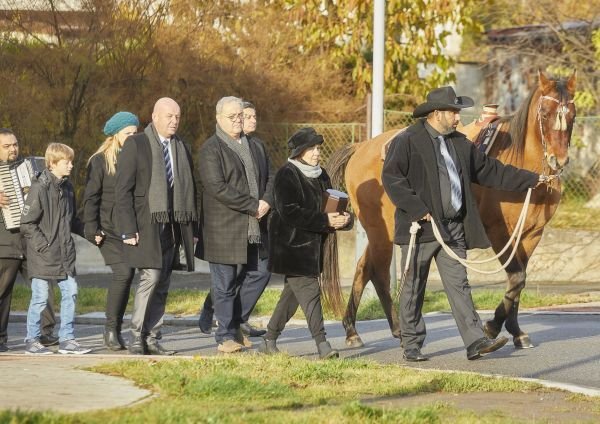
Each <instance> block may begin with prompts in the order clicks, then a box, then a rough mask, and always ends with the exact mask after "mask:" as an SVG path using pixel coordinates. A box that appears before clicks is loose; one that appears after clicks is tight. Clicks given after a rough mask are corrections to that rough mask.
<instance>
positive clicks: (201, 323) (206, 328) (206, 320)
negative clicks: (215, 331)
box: [198, 308, 213, 334]
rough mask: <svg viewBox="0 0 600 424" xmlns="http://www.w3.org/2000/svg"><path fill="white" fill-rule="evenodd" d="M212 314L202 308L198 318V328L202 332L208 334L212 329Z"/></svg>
mask: <svg viewBox="0 0 600 424" xmlns="http://www.w3.org/2000/svg"><path fill="white" fill-rule="evenodd" d="M212 322H213V314H212V313H211V312H208V311H207V310H206V309H204V308H202V312H200V317H199V318H198V328H199V329H200V331H201V332H203V333H204V334H210V332H211V331H212Z"/></svg>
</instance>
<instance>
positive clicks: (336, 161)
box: [325, 143, 358, 188]
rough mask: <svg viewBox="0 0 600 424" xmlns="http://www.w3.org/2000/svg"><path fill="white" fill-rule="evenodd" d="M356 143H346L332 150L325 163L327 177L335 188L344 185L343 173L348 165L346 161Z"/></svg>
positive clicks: (354, 148)
mask: <svg viewBox="0 0 600 424" xmlns="http://www.w3.org/2000/svg"><path fill="white" fill-rule="evenodd" d="M357 146H358V144H357V143H353V144H346V145H344V146H342V147H341V148H339V149H338V150H336V151H335V152H333V154H332V155H331V157H330V158H329V160H328V161H327V164H326V165H325V169H326V170H327V173H328V174H329V178H331V185H332V186H333V187H335V188H340V187H343V186H344V174H345V171H346V165H348V161H349V160H350V158H351V157H352V155H353V154H354V151H355V150H356V147H357Z"/></svg>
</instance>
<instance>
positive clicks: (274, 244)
mask: <svg viewBox="0 0 600 424" xmlns="http://www.w3.org/2000/svg"><path fill="white" fill-rule="evenodd" d="M328 188H331V182H330V180H329V176H328V175H327V172H325V170H324V169H323V172H322V174H321V175H320V176H319V177H318V178H308V177H306V176H305V175H304V174H303V173H302V172H301V171H300V170H299V169H298V168H297V167H296V166H295V165H293V164H291V163H289V162H288V163H287V164H285V165H284V166H283V167H282V168H281V169H280V170H279V171H278V172H277V174H276V175H275V182H274V186H273V193H274V198H275V204H274V205H273V210H272V211H271V216H270V217H269V270H270V271H271V272H276V273H279V274H286V275H297V276H306V277H318V276H319V274H320V273H321V270H322V268H323V243H324V241H325V237H326V236H327V234H328V233H329V232H331V231H333V229H332V228H331V227H329V221H328V218H327V214H326V213H324V212H322V203H323V191H325V190H326V189H328Z"/></svg>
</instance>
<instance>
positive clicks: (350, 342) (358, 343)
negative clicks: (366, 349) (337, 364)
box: [346, 336, 365, 348]
mask: <svg viewBox="0 0 600 424" xmlns="http://www.w3.org/2000/svg"><path fill="white" fill-rule="evenodd" d="M364 345H365V344H364V343H363V341H362V340H361V339H360V337H359V336H352V337H348V338H347V339H346V346H348V347H352V348H357V347H363V346H364Z"/></svg>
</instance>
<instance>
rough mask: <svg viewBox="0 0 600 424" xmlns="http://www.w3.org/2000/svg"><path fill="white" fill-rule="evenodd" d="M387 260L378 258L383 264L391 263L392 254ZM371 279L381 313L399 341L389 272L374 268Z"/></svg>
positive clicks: (386, 268) (397, 321) (384, 269)
mask: <svg viewBox="0 0 600 424" xmlns="http://www.w3.org/2000/svg"><path fill="white" fill-rule="evenodd" d="M389 252H390V255H389V259H387V258H380V259H381V261H382V262H383V263H391V260H392V257H393V256H392V255H391V253H392V252H393V251H392V250H390V251H389ZM372 274H373V278H372V279H371V282H372V283H373V286H374V287H375V292H376V293H377V297H379V301H380V302H381V306H382V307H383V311H384V312H385V316H386V318H387V320H388V324H389V326H390V330H391V331H392V335H393V336H394V337H395V338H397V339H399V338H400V322H399V320H398V313H397V311H396V307H395V306H394V301H393V299H392V296H391V293H390V291H391V287H390V272H389V266H388V267H376V269H374V270H373V273H372Z"/></svg>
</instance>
